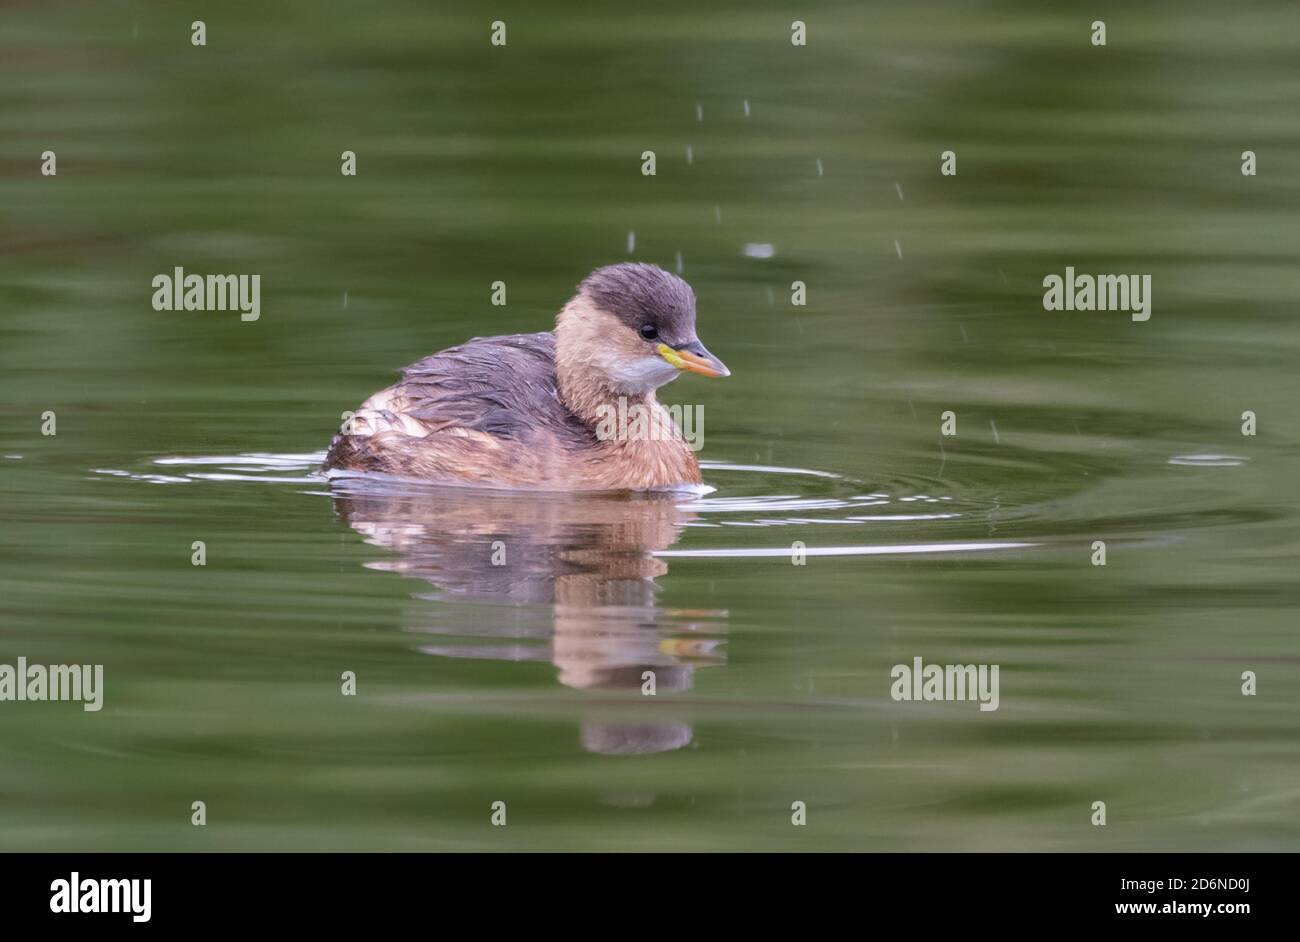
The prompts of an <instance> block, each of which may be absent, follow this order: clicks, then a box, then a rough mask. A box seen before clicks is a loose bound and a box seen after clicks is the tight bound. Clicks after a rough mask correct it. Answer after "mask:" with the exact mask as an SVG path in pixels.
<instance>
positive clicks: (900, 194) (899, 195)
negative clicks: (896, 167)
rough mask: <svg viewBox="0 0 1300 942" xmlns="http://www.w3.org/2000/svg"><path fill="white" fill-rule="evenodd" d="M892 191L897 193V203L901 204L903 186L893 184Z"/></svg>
mask: <svg viewBox="0 0 1300 942" xmlns="http://www.w3.org/2000/svg"><path fill="white" fill-rule="evenodd" d="M894 189H895V190H897V191H898V201H899V202H900V203H901V202H902V201H903V184H901V183H895V184H894Z"/></svg>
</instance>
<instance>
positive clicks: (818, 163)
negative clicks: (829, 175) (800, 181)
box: [817, 157, 822, 177]
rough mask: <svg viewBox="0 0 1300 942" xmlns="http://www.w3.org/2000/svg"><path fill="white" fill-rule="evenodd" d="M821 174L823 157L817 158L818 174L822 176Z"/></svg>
mask: <svg viewBox="0 0 1300 942" xmlns="http://www.w3.org/2000/svg"><path fill="white" fill-rule="evenodd" d="M821 175H822V159H821V158H820V157H818V158H817V176H819V177H820V176H821Z"/></svg>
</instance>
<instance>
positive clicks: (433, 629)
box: [334, 482, 726, 754]
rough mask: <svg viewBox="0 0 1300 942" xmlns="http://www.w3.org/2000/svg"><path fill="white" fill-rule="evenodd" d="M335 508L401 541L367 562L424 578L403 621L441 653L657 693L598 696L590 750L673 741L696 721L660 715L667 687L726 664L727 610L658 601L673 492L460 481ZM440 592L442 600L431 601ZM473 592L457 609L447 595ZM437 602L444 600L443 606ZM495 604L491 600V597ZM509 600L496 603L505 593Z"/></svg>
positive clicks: (339, 500) (375, 537) (685, 737)
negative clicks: (526, 491)
mask: <svg viewBox="0 0 1300 942" xmlns="http://www.w3.org/2000/svg"><path fill="white" fill-rule="evenodd" d="M339 483H340V482H336V493H338V495H339V496H337V497H336V498H335V504H334V506H335V509H336V511H337V512H338V514H339V515H340V516H341V517H342V518H343V519H344V520H346V521H347V523H348V524H349V525H351V526H352V527H353V529H355V530H356V531H357V532H358V533H361V534H362V535H363V536H364V537H365V538H366V541H367V542H368V543H371V544H373V545H375V546H382V547H384V548H385V549H389V550H392V551H394V552H396V553H397V554H398V555H397V558H395V559H394V558H391V557H390V558H388V559H385V560H382V561H377V562H374V563H371V564H369V565H370V566H371V568H375V569H384V570H388V571H392V572H397V573H401V574H403V575H407V576H412V577H416V578H419V579H423V580H425V581H427V582H429V583H432V584H433V585H434V586H436V587H437V590H438V591H437V592H436V593H421V594H417V595H416V596H414V599H415V604H414V605H413V607H412V610H411V612H410V615H409V616H408V618H407V625H406V627H407V628H408V630H411V631H413V632H420V633H425V634H434V635H438V636H440V638H439V640H438V643H434V644H425V645H421V646H420V650H421V651H422V652H424V653H426V654H432V655H437V656H442V657H468V658H491V659H496V660H510V661H521V660H543V659H545V660H549V661H551V663H553V664H554V665H555V667H556V669H557V671H558V680H559V682H560V683H562V684H564V685H565V686H568V687H573V688H576V689H580V690H592V691H617V690H626V691H637V692H638V693H646V692H647V691H648V690H649V689H650V687H649V685H650V684H653V688H654V696H653V697H651V696H637V697H629V698H617V702H614V703H610V702H607V699H606V701H600V702H593V703H591V704H590V705H589V706H588V707H587V708H586V710H585V713H584V717H583V720H582V731H581V737H582V743H583V746H584V747H585V748H586V749H587V750H588V751H591V752H598V753H605V754H639V753H650V752H663V751H666V750H670V749H679V748H681V747H682V746H685V745H687V744H688V743H690V741H691V737H692V730H691V727H690V725H689V724H688V723H686V722H684V721H682V720H680V719H670V718H668V717H666V716H665V715H664V709H665V707H667V706H668V705H667V704H666V703H663V702H662V701H660V700H659V697H660V696H661V695H663V694H671V693H672V692H674V691H683V690H687V689H689V688H690V687H691V685H692V682H693V676H694V672H695V671H696V670H697V669H698V668H700V667H707V666H710V665H716V664H721V663H723V660H724V654H723V651H722V639H721V637H720V635H721V632H722V631H723V627H724V625H723V622H724V619H725V618H726V612H723V611H698V610H685V609H665V608H662V607H660V606H659V604H658V603H657V600H656V596H657V593H658V586H657V585H656V584H655V579H656V578H657V577H659V576H662V575H663V574H664V573H665V572H667V569H668V567H667V565H666V563H665V562H664V561H663V560H662V559H659V558H656V557H655V556H654V555H653V554H654V552H655V551H656V550H661V549H666V548H668V547H670V546H672V545H673V544H674V543H675V542H677V539H678V537H679V536H680V534H681V532H682V529H683V527H684V526H685V525H686V523H687V522H688V521H689V520H690V519H691V518H692V515H691V514H690V513H689V512H686V511H683V510H681V509H680V508H679V507H678V506H677V502H678V501H679V500H680V495H678V496H677V497H676V499H674V497H673V496H672V495H667V494H654V495H637V496H626V495H583V496H578V495H574V496H568V495H515V494H506V493H500V492H476V491H469V490H466V489H463V488H456V489H429V490H428V491H427V492H420V493H411V492H409V491H407V492H397V493H383V492H378V491H376V490H374V486H373V485H370V484H368V485H367V487H366V490H364V491H361V490H358V489H357V488H356V487H355V485H354V486H352V487H350V488H349V489H348V490H347V491H339V490H337V488H338V484H339ZM431 600H437V602H434V601H431ZM454 601H464V602H473V603H479V604H474V605H464V606H455V605H448V604H445V603H447V602H454ZM438 603H444V604H438ZM493 603H498V604H493ZM500 603H504V604H500Z"/></svg>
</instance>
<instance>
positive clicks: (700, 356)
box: [555, 262, 731, 395]
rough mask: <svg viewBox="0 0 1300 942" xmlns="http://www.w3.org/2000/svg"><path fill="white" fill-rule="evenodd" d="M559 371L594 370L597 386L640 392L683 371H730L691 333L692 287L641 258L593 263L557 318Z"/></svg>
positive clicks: (722, 373) (713, 373)
mask: <svg viewBox="0 0 1300 942" xmlns="http://www.w3.org/2000/svg"><path fill="white" fill-rule="evenodd" d="M555 334H556V343H557V350H556V354H557V359H558V361H559V365H560V369H561V370H562V371H569V370H587V371H594V372H595V373H597V374H598V378H599V380H600V382H601V384H602V385H604V386H606V387H607V388H608V389H610V390H613V391H614V392H618V393H626V394H630V395H639V394H643V393H647V392H650V391H651V390H653V389H657V388H658V387H660V386H662V385H664V384H665V383H670V382H672V381H673V380H674V379H676V378H677V377H678V376H680V375H681V374H682V373H683V372H690V373H699V374H700V375H701V376H730V375H731V371H730V370H728V369H727V367H726V366H725V365H724V364H723V362H722V361H721V360H719V359H718V358H717V357H715V356H714V355H713V354H711V353H710V352H709V351H708V350H706V349H705V347H704V344H702V343H700V338H699V337H697V336H696V335H695V292H693V291H691V286H690V285H688V284H687V283H686V282H685V281H683V280H682V279H680V278H678V277H677V276H676V275H670V274H669V273H668V272H666V271H664V270H663V269H662V268H659V267H658V266H657V265H646V264H643V263H640V262H626V263H624V264H621V265H607V266H606V267H604V268H598V269H596V270H595V271H594V272H592V273H591V274H590V275H588V276H587V277H586V278H585V279H583V281H582V284H580V285H579V286H578V293H577V294H576V295H575V296H574V298H573V300H571V301H570V302H569V303H568V304H566V305H565V306H564V309H563V310H562V311H560V314H559V317H558V318H556V324H555Z"/></svg>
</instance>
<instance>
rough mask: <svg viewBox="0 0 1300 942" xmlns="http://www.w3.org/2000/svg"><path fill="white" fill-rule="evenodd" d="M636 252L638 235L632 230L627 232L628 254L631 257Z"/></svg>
mask: <svg viewBox="0 0 1300 942" xmlns="http://www.w3.org/2000/svg"><path fill="white" fill-rule="evenodd" d="M635 251H636V233H635V232H633V231H632V230H631V229H629V230H628V231H627V254H628V255H631V254H632V253H633V252H635Z"/></svg>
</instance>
